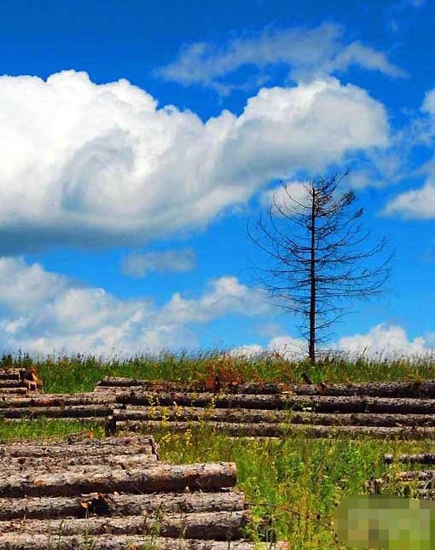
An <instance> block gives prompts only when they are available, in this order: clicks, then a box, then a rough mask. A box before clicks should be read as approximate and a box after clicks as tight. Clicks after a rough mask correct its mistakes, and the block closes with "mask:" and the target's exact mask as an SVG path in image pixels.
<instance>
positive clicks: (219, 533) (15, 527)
mask: <svg viewBox="0 0 435 550" xmlns="http://www.w3.org/2000/svg"><path fill="white" fill-rule="evenodd" d="M250 520H251V513H250V512H249V511H248V510H242V511H238V512H204V513H199V514H182V515H180V514H176V515H164V514H159V513H157V514H155V515H154V516H126V517H110V518H99V517H89V518H85V519H77V518H62V519H57V520H56V519H50V520H22V519H19V520H12V521H2V522H0V532H1V533H8V532H9V533H10V532H14V533H33V534H35V533H39V534H44V533H51V535H52V536H53V537H54V538H55V539H57V538H58V537H59V536H71V535H85V534H87V535H88V536H90V537H93V536H96V535H106V534H113V535H152V534H155V535H159V536H161V537H172V538H179V537H186V538H192V539H206V540H210V539H214V540H237V539H240V538H241V537H242V530H243V529H245V528H246V526H247V525H248V523H249V521H250ZM0 540H1V539H0Z"/></svg>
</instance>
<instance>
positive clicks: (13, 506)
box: [0, 491, 245, 540]
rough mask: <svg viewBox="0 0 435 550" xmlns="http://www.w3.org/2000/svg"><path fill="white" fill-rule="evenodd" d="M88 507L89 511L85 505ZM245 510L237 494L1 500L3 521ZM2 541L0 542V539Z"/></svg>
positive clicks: (243, 496) (0, 510)
mask: <svg viewBox="0 0 435 550" xmlns="http://www.w3.org/2000/svg"><path fill="white" fill-rule="evenodd" d="M83 504H87V508H86V507H85V506H84V505H83ZM244 508H245V495H244V494H243V493H238V492H235V491H230V492H218V493H201V492H193V493H155V494H142V495H132V494H125V495H118V494H110V495H108V494H103V493H92V494H90V495H81V496H79V497H75V498H72V497H25V498H1V499H0V520H7V519H8V520H9V519H19V518H23V517H26V518H28V519H48V518H61V517H67V516H70V517H71V516H72V517H78V518H80V517H85V515H86V511H87V510H88V515H99V516H105V515H108V516H114V515H118V516H141V515H143V514H144V512H145V513H153V512H156V511H161V512H164V513H179V512H184V513H200V512H225V511H227V512H231V511H238V510H243V509H244ZM0 540H1V539H0Z"/></svg>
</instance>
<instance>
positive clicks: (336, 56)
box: [156, 23, 406, 93]
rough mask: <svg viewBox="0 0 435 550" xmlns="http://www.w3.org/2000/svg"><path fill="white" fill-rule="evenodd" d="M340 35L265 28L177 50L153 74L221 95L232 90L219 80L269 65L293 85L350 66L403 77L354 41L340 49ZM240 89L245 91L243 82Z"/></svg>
mask: <svg viewBox="0 0 435 550" xmlns="http://www.w3.org/2000/svg"><path fill="white" fill-rule="evenodd" d="M343 34H344V30H343V28H342V27H341V26H339V25H337V24H334V23H323V24H322V25H320V26H318V27H314V28H311V29H309V28H299V27H298V28H293V29H286V30H283V29H271V28H266V29H265V30H263V31H262V32H260V33H257V34H254V35H245V36H242V37H237V38H234V39H232V40H229V41H228V42H227V43H226V44H225V45H224V46H223V47H222V46H218V45H216V44H212V43H207V42H198V43H194V44H190V45H185V46H183V47H182V49H181V51H180V54H179V56H178V58H177V59H176V60H175V61H174V62H172V63H170V64H169V65H167V66H165V67H162V68H160V69H158V70H157V71H156V73H157V75H158V76H160V77H162V78H164V79H166V80H175V81H177V82H181V83H182V84H185V85H191V84H203V85H206V86H212V87H214V88H215V89H217V91H218V92H223V93H228V92H231V91H232V90H233V89H235V88H237V85H234V84H233V83H230V84H227V83H225V82H224V81H222V79H223V78H224V77H226V76H227V75H229V74H231V73H234V72H236V71H237V69H239V68H241V67H244V66H251V67H257V68H259V69H260V70H263V71H265V70H266V69H267V68H268V67H270V66H273V65H277V64H281V65H285V66H288V67H289V69H291V76H292V78H293V79H296V80H300V79H305V80H307V79H312V78H313V77H319V76H322V77H324V76H325V75H330V74H333V73H336V72H344V71H346V70H347V69H348V68H349V67H350V66H352V65H357V66H359V67H362V68H364V69H367V70H370V71H380V72H381V73H384V74H386V75H389V76H392V77H403V76H405V75H406V73H405V72H404V71H403V70H402V69H400V68H399V67H397V66H395V65H394V64H392V63H391V62H390V61H388V59H387V56H386V55H385V54H384V53H383V52H379V51H377V50H374V49H373V48H370V47H368V46H365V45H364V44H362V43H361V42H359V41H356V42H352V43H350V44H345V41H344V39H343ZM259 78H265V75H264V74H261V73H260V74H259V75H257V76H256V77H254V78H253V79H252V84H254V85H255V84H257V83H258V79H259ZM241 87H242V88H244V87H246V81H245V82H244V83H243V84H241Z"/></svg>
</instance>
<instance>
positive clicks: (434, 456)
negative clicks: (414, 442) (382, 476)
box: [384, 453, 435, 464]
mask: <svg viewBox="0 0 435 550" xmlns="http://www.w3.org/2000/svg"><path fill="white" fill-rule="evenodd" d="M384 462H385V464H392V463H393V462H408V463H409V464H416V463H418V464H435V453H415V454H401V455H399V456H396V457H395V456H394V455H392V454H385V455H384Z"/></svg>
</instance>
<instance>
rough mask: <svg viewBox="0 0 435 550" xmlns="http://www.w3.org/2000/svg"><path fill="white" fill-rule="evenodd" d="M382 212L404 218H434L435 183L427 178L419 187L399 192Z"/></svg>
mask: <svg viewBox="0 0 435 550" xmlns="http://www.w3.org/2000/svg"><path fill="white" fill-rule="evenodd" d="M384 213H385V214H387V215H398V216H401V217H403V218H405V219H421V220H433V219H435V183H434V182H433V181H432V180H429V181H428V182H426V184H425V185H424V186H423V187H421V188H420V189H411V190H410V191H405V192H404V193H401V194H399V195H398V196H397V197H394V198H393V199H391V200H390V201H389V203H388V204H387V206H386V207H385V210H384Z"/></svg>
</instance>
